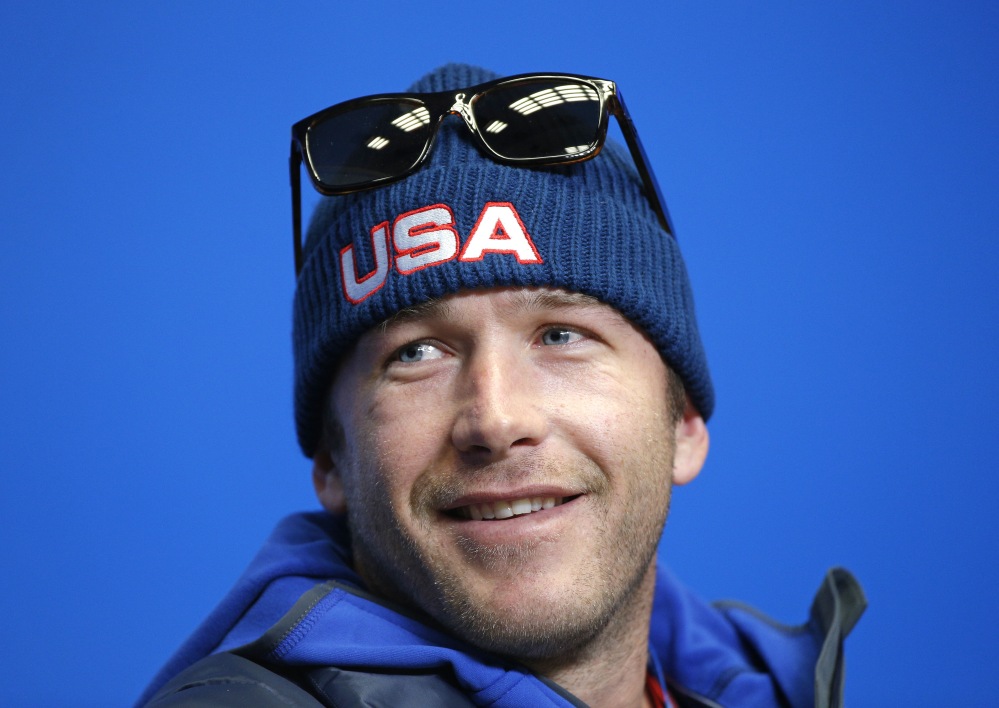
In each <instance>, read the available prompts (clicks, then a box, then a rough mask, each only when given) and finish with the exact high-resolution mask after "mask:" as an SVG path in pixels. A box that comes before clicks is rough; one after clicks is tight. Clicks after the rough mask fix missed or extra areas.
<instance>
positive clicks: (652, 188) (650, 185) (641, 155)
mask: <svg viewBox="0 0 999 708" xmlns="http://www.w3.org/2000/svg"><path fill="white" fill-rule="evenodd" d="M615 109H616V110H615ZM612 112H613V113H614V115H615V116H616V117H617V122H618V125H620V126H621V133H622V135H624V141H625V142H626V143H627V144H628V150H629V151H630V152H631V159H632V161H633V162H634V163H635V167H637V168H638V174H639V176H640V177H641V178H642V182H643V183H644V184H645V191H646V195H645V196H646V198H647V199H648V200H649V204H650V205H651V206H652V210H653V211H655V212H656V214H657V215H658V216H659V222H660V224H661V225H662V227H663V228H664V229H666V233H668V234H669V235H670V236H672V237H673V238H676V231H674V230H673V220H672V219H670V216H669V209H667V208H666V200H664V199H663V195H662V192H661V191H660V190H659V182H658V181H656V176H655V175H654V174H653V172H652V164H651V163H650V162H649V158H648V157H647V156H646V155H645V148H643V147H642V141H641V140H639V138H638V131H637V130H636V129H635V124H634V122H632V120H631V115H630V114H629V113H628V109H627V108H626V107H625V105H624V98H622V96H621V91H620V90H618V91H616V92H615V93H614V96H613V101H612Z"/></svg>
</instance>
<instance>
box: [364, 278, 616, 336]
mask: <svg viewBox="0 0 999 708" xmlns="http://www.w3.org/2000/svg"><path fill="white" fill-rule="evenodd" d="M466 306H468V307H469V308H470V309H474V310H476V312H478V313H482V314H488V313H489V311H493V312H494V313H495V314H496V315H497V316H507V317H516V316H518V315H530V314H535V313H539V312H546V311H552V310H555V311H557V310H568V309H583V310H590V309H591V310H595V311H600V310H603V311H606V314H607V315H609V316H612V317H617V318H620V319H622V320H623V319H624V318H623V316H622V315H621V314H620V313H619V312H618V311H617V310H616V309H614V308H613V307H611V306H610V305H607V304H605V303H603V302H601V301H600V300H598V299H597V298H595V297H593V296H592V295H584V294H583V293H576V292H570V291H567V290H561V289H555V288H546V287H536V288H488V289H483V290H470V291H465V292H461V293H456V294H452V295H447V296H445V297H441V298H434V299H431V300H426V301H424V302H421V303H418V304H416V305H413V306H411V307H407V308H405V309H402V310H400V311H399V312H397V313H395V314H394V315H392V316H391V317H389V318H388V319H386V320H384V321H383V322H381V323H380V324H378V325H376V326H375V327H373V328H372V329H371V330H369V331H368V333H366V335H365V336H367V334H371V333H375V332H385V331H386V330H388V329H390V328H392V327H393V326H397V325H402V324H405V323H407V322H412V321H420V320H453V319H455V318H456V317H459V316H460V314H461V311H462V310H463V309H464V308H465V307H466ZM362 338H363V337H362Z"/></svg>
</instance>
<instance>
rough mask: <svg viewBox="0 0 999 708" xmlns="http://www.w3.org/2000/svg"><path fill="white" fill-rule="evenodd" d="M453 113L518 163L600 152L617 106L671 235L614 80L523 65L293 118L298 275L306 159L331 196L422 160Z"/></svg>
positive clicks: (564, 160)
mask: <svg viewBox="0 0 999 708" xmlns="http://www.w3.org/2000/svg"><path fill="white" fill-rule="evenodd" d="M452 113H455V114H458V115H460V116H461V117H462V118H463V119H464V121H465V125H466V126H468V129H469V130H470V131H471V132H472V134H473V135H474V136H475V138H476V140H477V142H478V144H479V147H480V148H481V149H482V151H483V152H484V153H485V154H486V155H488V156H489V157H491V158H492V159H493V160H495V161H496V162H499V163H501V164H504V165H513V166H521V167H527V166H538V165H562V164H569V163H573V162H582V161H584V160H589V159H591V158H593V157H596V155H597V154H598V153H599V152H600V149H601V148H602V147H603V145H604V141H605V140H606V138H607V126H608V122H609V118H608V115H613V116H614V117H615V118H617V121H618V125H619V126H620V128H621V133H622V134H623V136H624V140H625V142H626V143H627V145H628V149H629V151H630V152H631V157H632V160H633V161H634V163H635V166H636V167H637V168H638V173H639V176H640V177H641V178H642V182H643V184H644V186H645V196H646V198H647V199H648V201H649V204H650V206H651V207H652V209H653V211H654V212H655V213H656V215H657V217H658V218H659V223H660V225H661V226H662V227H663V228H664V229H665V230H666V232H667V233H668V234H670V235H673V233H674V231H673V224H672V221H671V220H670V217H669V211H668V210H667V209H666V202H665V201H664V200H663V197H662V193H661V192H660V191H659V184H658V183H657V182H656V178H655V176H654V175H653V173H652V167H651V165H650V164H649V161H648V158H647V157H646V156H645V150H644V149H643V148H642V143H641V141H640V140H639V139H638V132H637V131H636V130H635V124H634V123H633V122H632V120H631V117H630V116H629V115H628V110H627V109H626V108H625V105H624V100H623V99H622V98H621V92H620V91H619V90H618V88H617V85H616V84H615V83H614V82H613V81H606V80H604V79H595V78H592V77H589V76H577V75H574V74H521V75H518V76H510V77H508V78H505V79H497V80H495V81H489V82H487V83H484V84H479V85H477V86H472V87H470V88H466V89H456V90H451V91H440V92H437V93H384V94H376V95H373V96H365V97H363V98H355V99H353V100H351V101H345V102H344V103H338V104H336V105H335V106H330V107H329V108H326V109H324V110H322V111H319V112H318V113H314V114H313V115H311V116H309V117H308V118H305V119H304V120H301V121H299V122H298V123H295V125H293V126H292V128H291V158H290V169H291V200H292V230H293V232H294V239H295V274H296V276H297V275H298V274H299V273H300V272H301V270H302V202H301V196H302V195H301V184H300V176H301V165H302V162H303V161H304V163H305V166H306V168H307V170H308V172H309V177H310V178H311V179H312V184H313V186H315V188H316V190H317V191H318V192H319V193H320V194H325V195H327V196H333V195H340V194H349V193H351V192H357V191H360V190H363V189H370V188H373V187H378V186H380V185H383V184H388V183H390V182H394V181H396V180H400V179H402V178H404V177H406V176H408V175H410V174H412V173H413V172H415V171H416V170H417V169H419V167H420V165H422V164H423V163H424V162H425V161H426V159H427V157H428V156H429V155H430V151H431V150H432V148H433V144H434V138H435V137H436V135H437V130H438V128H439V127H440V125H441V123H442V122H443V120H444V118H445V117H446V116H448V115H450V114H452Z"/></svg>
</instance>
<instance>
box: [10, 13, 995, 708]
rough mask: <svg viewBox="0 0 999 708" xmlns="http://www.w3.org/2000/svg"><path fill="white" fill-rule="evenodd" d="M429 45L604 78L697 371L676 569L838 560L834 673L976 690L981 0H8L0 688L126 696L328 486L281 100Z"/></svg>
mask: <svg viewBox="0 0 999 708" xmlns="http://www.w3.org/2000/svg"><path fill="white" fill-rule="evenodd" d="M452 59H454V60H463V61H468V62H472V63H478V64H482V65H485V66H489V67H491V68H493V69H495V70H496V71H498V72H500V73H503V74H512V73H518V72H523V71H537V70H561V71H574V72H579V73H586V74H592V75H596V76H603V77H607V78H612V79H615V80H616V81H617V82H619V84H620V85H621V87H622V89H623V91H624V93H625V95H626V96H627V99H628V103H629V108H630V109H631V111H632V113H633V115H634V117H635V120H636V122H637V125H638V127H639V130H640V132H641V135H642V138H643V140H644V142H645V146H646V148H647V150H648V152H649V153H650V158H651V160H652V162H653V164H654V165H655V169H656V171H657V173H658V176H659V179H660V182H661V183H662V187H663V191H664V193H665V195H666V198H667V201H668V203H669V206H670V209H671V211H672V214H673V218H674V220H675V222H676V225H677V228H678V232H679V238H680V240H681V243H682V245H683V248H684V251H685V254H686V257H687V261H688V265H689V269H690V272H691V277H692V279H693V283H694V289H695V292H696V294H697V297H698V303H697V304H698V310H699V316H700V321H701V327H702V333H703V336H704V339H705V343H706V346H707V350H708V354H709V358H710V361H711V364H712V369H713V373H714V378H715V383H716V387H717V390H718V408H717V414H716V416H715V418H714V419H713V420H712V421H711V425H710V429H711V433H712V436H713V439H712V444H713V448H712V452H711V454H710V456H709V459H708V464H707V467H706V469H705V471H704V472H703V473H702V475H701V477H700V478H699V479H698V480H697V481H696V482H695V483H694V484H692V485H691V486H690V487H687V488H684V489H682V490H680V491H679V492H678V493H677V494H676V497H675V500H674V506H673V508H674V511H673V515H672V517H671V520H670V522H669V525H668V527H667V532H666V545H665V547H664V551H663V553H664V555H665V556H666V558H667V559H668V562H669V563H671V565H672V566H673V567H674V569H675V570H676V571H677V573H678V574H679V575H680V576H681V577H683V578H684V579H685V580H686V581H687V582H688V583H689V584H691V585H693V586H694V587H696V588H697V589H698V590H699V591H701V592H702V593H703V594H704V595H706V596H708V597H718V598H722V597H736V598H740V599H743V600H746V601H748V602H750V603H753V604H755V605H757V606H759V607H760V608H761V609H763V610H765V611H767V612H769V613H771V614H773V615H774V616H776V617H778V618H780V619H782V620H784V621H787V622H798V621H801V620H803V619H804V618H805V616H806V613H807V609H808V606H809V603H810V600H811V596H812V593H813V591H814V590H815V588H816V587H817V585H818V583H819V581H820V579H821V577H822V575H823V573H824V571H825V569H826V568H827V567H828V566H831V565H835V564H842V565H845V566H847V567H849V568H851V569H852V570H853V571H854V572H855V573H856V574H857V575H858V576H859V578H860V579H861V580H862V582H863V583H864V585H865V588H866V590H867V592H868V595H869V598H870V602H871V607H870V610H869V611H868V613H867V615H866V616H865V617H864V619H863V620H862V622H861V623H860V625H859V626H858V628H857V630H856V632H855V634H854V635H853V636H852V637H851V638H850V639H849V641H848V650H849V654H848V656H849V661H848V684H847V685H848V694H847V697H848V703H849V704H850V705H852V706H881V705H903V704H904V705H919V706H922V705H926V706H930V705H986V704H988V703H990V702H992V701H990V700H989V699H990V698H991V699H992V700H993V701H994V697H993V693H994V690H993V685H994V682H995V677H996V675H997V674H996V670H997V668H999V667H997V664H999V661H997V658H996V657H997V654H996V649H995V643H996V640H997V639H999V631H997V630H999V626H997V625H999V623H997V614H999V612H997V610H996V606H995V600H994V587H995V585H996V581H997V578H999V572H997V562H996V561H997V555H999V554H997V527H996V522H995V520H994V510H995V507H996V503H997V501H999V494H997V492H999V483H997V481H996V474H995V465H994V463H993V462H992V458H991V457H990V455H991V456H993V457H994V455H995V452H994V449H995V441H996V433H995V429H996V415H995V401H996V398H997V393H999V391H997V377H996V373H995V368H996V367H995V364H996V361H995V360H996V353H997V352H996V314H995V313H996V307H997V304H999V303H997V288H996V285H995V278H996V273H997V265H999V263H997V260H999V258H997V256H999V249H997V247H996V244H995V229H996V224H997V223H999V206H997V205H999V199H997V196H996V194H997V189H999V129H997V124H999V118H997V115H999V100H997V99H999V91H997V89H999V83H997V74H999V9H997V6H996V5H995V3H991V2H971V1H968V2H960V3H941V2H932V3H931V2H907V3H895V2H891V3H888V2H867V1H860V0H852V1H846V0H844V1H842V2H834V3H803V2H790V1H789V0H784V1H780V2H759V3H750V2H746V3H735V2H732V3H715V2H703V3H694V2H647V3H644V4H643V3H610V4H608V3H604V2H600V3H597V2H572V3H569V2H563V3H542V2H537V1H536V0H532V1H530V2H526V1H523V0H514V1H512V2H507V3H503V4H495V5H483V4H474V3H473V4H470V3H466V2H453V3H452V2H437V3H403V2H396V3H361V2H355V3H323V4H320V3H309V4H306V3H294V4H292V3H288V4H287V5H281V6H280V7H279V6H278V3H252V2H244V3H236V2H228V3H226V2H198V3H194V2H187V3H170V2H159V3H124V2H122V3H68V2H67V3H52V2H35V3H31V4H28V3H16V2H7V3H4V4H3V5H2V6H0V151H2V152H0V233H2V241H0V243H2V254H3V255H2V258H0V307H2V309H0V332H2V343H0V371H2V384H0V385H2V389H0V465H2V468H0V471H2V474H0V513H2V531H0V533H2V534H3V540H2V544H0V568H3V580H2V581H0V606H2V607H3V624H4V634H5V636H4V638H3V645H4V649H3V651H2V657H3V658H2V661H0V703H2V704H4V705H13V704H18V705H41V706H45V705H62V704H74V705H94V706H97V705H124V704H127V703H129V702H130V701H131V700H132V699H134V697H135V696H137V694H138V693H139V691H140V690H141V687H142V686H143V685H144V684H145V682H146V681H147V680H148V679H149V678H150V677H151V676H152V674H153V673H154V671H155V670H156V669H157V668H158V667H159V666H160V664H161V663H162V662H163V661H164V660H165V659H166V658H167V656H168V655H169V654H170V653H171V652H172V650H173V649H174V648H175V647H176V646H177V645H178V644H179V643H180V642H181V641H182V639H183V638H184V637H185V636H186V635H187V634H188V632H189V631H190V630H191V629H192V628H193V627H194V626H195V625H196V623H197V622H198V621H199V620H200V619H201V618H202V617H203V616H204V615H205V614H206V612H207V611H208V610H209V609H210V608H211V607H212V606H213V605H214V603H215V602H216V601H217V600H218V599H219V598H220V597H221V596H222V595H223V594H224V593H225V591H226V590H227V588H228V587H229V585H230V584H231V583H232V581H233V580H234V579H235V578H236V577H237V575H238V574H239V572H240V571H241V569H242V568H243V566H244V565H245V563H246V562H247V561H248V560H249V559H250V557H251V556H252V554H253V553H254V551H255V549H256V547H257V546H258V544H259V543H260V542H261V541H262V540H263V539H264V537H265V536H266V535H267V534H268V532H269V530H270V528H271V527H272V525H273V524H274V522H275V521H276V520H277V519H278V518H280V517H281V516H283V515H284V514H285V513H287V512H290V511H292V510H297V509H302V508H314V507H315V506H316V502H315V501H314V499H313V495H312V491H311V484H310V480H309V471H310V466H309V463H308V462H307V461H306V460H305V459H304V458H302V457H301V455H300V453H299V452H298V450H297V448H296V445H295V437H294V430H293V425H292V415H291V354H290V309H291V305H290V303H291V297H292V292H293V285H294V281H293V274H292V260H291V256H292V252H291V243H290V233H289V232H290V209H289V197H288V191H289V190H288V177H287V169H286V159H287V151H288V142H289V126H290V125H291V124H292V123H293V122H294V121H296V120H298V119H299V118H302V117H303V116H305V115H307V114H309V113H311V112H313V111H316V110H318V109H320V108H323V107H325V106H327V105H329V104H331V103H334V102H337V101H340V100H344V99H347V98H352V97H354V96H358V95H362V94H366V93H374V92H379V91H391V90H400V89H403V88H405V87H406V86H407V85H408V84H409V83H410V82H411V81H413V80H414V79H415V78H417V77H418V76H419V75H420V74H422V73H423V72H425V71H427V70H429V69H431V68H433V67H435V66H437V65H439V64H441V63H443V62H445V61H447V60H452Z"/></svg>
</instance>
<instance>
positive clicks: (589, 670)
mask: <svg viewBox="0 0 999 708" xmlns="http://www.w3.org/2000/svg"><path fill="white" fill-rule="evenodd" d="M655 579H656V573H655V562H654V561H653V562H652V563H651V564H650V565H649V569H648V570H647V571H646V574H645V577H644V578H643V579H642V582H641V584H640V585H639V587H638V588H637V589H636V591H635V592H634V593H633V594H632V597H631V598H630V599H629V600H628V602H627V603H626V604H625V605H624V606H622V607H621V608H619V609H618V611H617V612H615V614H614V617H613V618H612V619H611V621H610V622H609V623H608V625H607V627H605V628H604V630H603V631H602V632H601V633H600V634H599V635H597V637H595V638H594V639H593V641H591V642H590V643H588V644H587V645H586V646H585V647H583V648H581V649H579V650H578V651H576V652H573V653H572V654H571V655H570V656H563V657H556V658H553V659H547V660H539V661H532V662H527V665H528V666H529V667H530V668H531V669H533V670H534V671H535V672H536V673H538V674H540V675H542V676H545V677H547V678H549V679H551V680H552V681H554V682H555V683H557V684H558V685H559V686H561V687H562V688H564V689H566V690H567V691H569V692H570V693H572V694H573V695H574V696H576V697H577V698H579V699H580V700H582V701H583V702H584V703H586V704H587V705H589V706H593V707H594V708H637V707H638V706H647V705H650V702H649V701H648V697H647V695H646V692H645V677H646V673H647V667H648V645H649V621H650V617H651V614H652V597H653V593H654V591H655Z"/></svg>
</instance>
